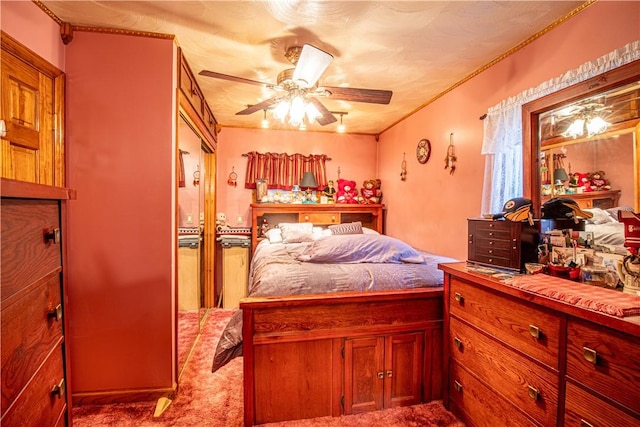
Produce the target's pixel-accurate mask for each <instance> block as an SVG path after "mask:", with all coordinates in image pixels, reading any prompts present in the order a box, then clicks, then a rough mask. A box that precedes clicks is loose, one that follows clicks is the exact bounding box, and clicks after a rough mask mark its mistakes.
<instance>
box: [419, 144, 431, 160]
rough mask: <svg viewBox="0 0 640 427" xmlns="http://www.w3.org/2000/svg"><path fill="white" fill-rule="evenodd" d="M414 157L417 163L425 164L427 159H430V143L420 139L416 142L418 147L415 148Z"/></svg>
mask: <svg viewBox="0 0 640 427" xmlns="http://www.w3.org/2000/svg"><path fill="white" fill-rule="evenodd" d="M416 157H417V159H418V162H420V163H423V164H424V163H427V161H428V160H429V157H431V143H430V142H429V140H428V139H421V140H420V142H418V147H417V148H416Z"/></svg>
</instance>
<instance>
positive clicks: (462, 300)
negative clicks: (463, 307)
mask: <svg viewBox="0 0 640 427" xmlns="http://www.w3.org/2000/svg"><path fill="white" fill-rule="evenodd" d="M453 298H455V300H456V301H458V302H459V303H460V304H464V297H463V296H462V295H461V294H460V293H458V292H456V293H455V294H453Z"/></svg>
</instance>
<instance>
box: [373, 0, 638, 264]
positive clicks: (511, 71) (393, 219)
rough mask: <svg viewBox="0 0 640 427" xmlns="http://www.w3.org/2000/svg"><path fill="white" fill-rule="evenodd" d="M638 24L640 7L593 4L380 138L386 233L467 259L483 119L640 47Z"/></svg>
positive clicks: (476, 208)
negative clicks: (522, 96) (622, 50)
mask: <svg viewBox="0 0 640 427" xmlns="http://www.w3.org/2000/svg"><path fill="white" fill-rule="evenodd" d="M639 22H640V2H608V1H607V2H603V1H600V2H596V3H594V4H593V5H591V6H589V7H588V8H587V9H586V10H584V11H583V12H581V13H579V14H578V15H576V16H574V17H573V18H571V19H569V20H568V21H566V22H565V23H563V24H561V25H559V26H558V27H556V28H555V29H553V30H552V31H550V32H549V33H547V34H545V35H544V36H542V37H540V38H539V39H537V40H536V41H534V42H533V43H531V44H529V45H527V46H526V47H525V48H523V49H521V50H520V51H518V52H516V53H515V54H513V55H511V56H509V57H507V58H506V59H504V60H503V61H501V62H499V63H497V64H496V65H495V66H493V67H491V68H489V69H487V70H486V71H484V72H482V73H481V74H479V75H478V76H476V77H474V78H473V79H471V80H469V81H468V82H466V83H464V84H462V85H461V86H459V87H458V88H456V89H454V90H453V91H451V92H449V93H448V94H446V95H444V96H443V97H441V98H439V99H438V100H437V101H435V102H434V103H432V104H430V105H428V106H426V107H425V108H423V109H421V110H420V111H418V112H417V113H415V114H414V115H412V116H411V117H409V118H407V119H406V120H404V121H402V122H400V123H399V124H398V125H396V126H394V127H393V128H392V129H390V130H389V131H387V132H385V133H384V134H382V136H381V138H380V143H379V156H378V158H379V162H378V170H379V171H380V174H379V175H380V178H381V179H382V186H383V189H384V190H385V204H386V205H387V208H388V212H387V224H386V225H387V233H388V234H390V235H393V236H395V237H398V238H401V239H403V240H405V241H407V242H409V243H410V244H412V245H414V246H416V247H419V248H422V249H426V250H429V251H432V252H437V253H440V254H443V255H447V256H451V257H454V258H458V259H461V260H464V259H466V257H467V238H466V235H467V222H466V219H467V218H469V217H475V216H479V215H480V214H481V212H480V206H481V197H482V181H483V176H484V158H483V156H482V155H480V149H481V146H482V135H483V124H482V121H481V120H479V117H480V116H481V115H483V114H484V113H486V111H487V109H488V108H489V107H492V106H494V105H496V104H498V103H499V102H500V101H502V100H503V99H506V98H508V97H510V96H514V95H517V94H519V93H520V92H522V91H523V90H525V89H528V88H531V87H535V86H537V85H538V84H540V83H542V82H544V81H546V80H548V79H551V78H553V77H557V76H559V75H561V74H562V73H564V72H566V71H568V70H571V69H574V68H577V67H578V66H579V65H581V64H583V63H585V62H587V61H591V60H594V59H596V58H598V57H600V56H602V55H604V54H606V53H608V52H610V51H612V50H614V49H616V48H619V47H622V46H624V45H625V44H627V43H629V42H631V41H634V40H639V39H640V25H639ZM452 132H453V133H454V137H453V143H454V145H455V150H456V155H457V157H458V162H457V169H456V172H455V174H454V175H450V174H449V172H448V171H447V170H444V158H445V156H446V151H447V147H448V144H449V134H450V133H452ZM422 138H428V139H429V140H430V141H431V145H432V155H431V159H430V160H429V162H428V163H427V164H426V165H421V164H419V163H418V162H417V160H416V159H415V156H414V155H413V153H415V148H416V145H417V143H418V141H419V140H420V139H422ZM403 152H406V153H407V160H408V161H407V163H408V174H407V180H406V181H404V182H402V181H400V176H399V172H400V170H399V164H400V161H401V160H402V153H403ZM410 153H411V154H410Z"/></svg>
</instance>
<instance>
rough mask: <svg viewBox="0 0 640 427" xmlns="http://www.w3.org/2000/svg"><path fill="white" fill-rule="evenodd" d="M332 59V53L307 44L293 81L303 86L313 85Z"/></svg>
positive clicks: (303, 48) (301, 54) (299, 59)
mask: <svg viewBox="0 0 640 427" xmlns="http://www.w3.org/2000/svg"><path fill="white" fill-rule="evenodd" d="M332 60H333V56H332V55H331V54H329V53H327V52H325V51H323V50H320V49H318V48H317V47H314V46H311V45H309V44H305V45H304V46H303V47H302V52H301V53H300V57H299V58H298V61H297V64H296V69H295V71H294V72H293V81H294V82H295V83H296V84H297V85H298V86H300V87H303V88H307V89H308V88H310V87H313V86H314V85H315V84H316V82H317V81H318V79H319V78H320V76H321V75H322V73H324V70H326V69H327V67H328V66H329V64H330V63H331V61H332Z"/></svg>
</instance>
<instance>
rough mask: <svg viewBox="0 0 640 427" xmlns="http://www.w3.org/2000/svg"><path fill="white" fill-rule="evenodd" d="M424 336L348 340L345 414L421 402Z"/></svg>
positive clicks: (345, 360) (345, 349)
mask: <svg viewBox="0 0 640 427" xmlns="http://www.w3.org/2000/svg"><path fill="white" fill-rule="evenodd" d="M422 337H423V333H420V332H415V333H408V334H400V335H388V336H374V337H363V338H348V339H346V340H345V343H344V369H345V372H344V378H345V379H344V414H345V415H350V414H358V413H361V412H368V411H375V410H378V409H386V408H393V407H396V406H407V405H415V404H417V403H420V402H421V395H420V393H421V381H420V378H421V377H422V365H421V362H422V360H423V344H422V341H423V340H422Z"/></svg>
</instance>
